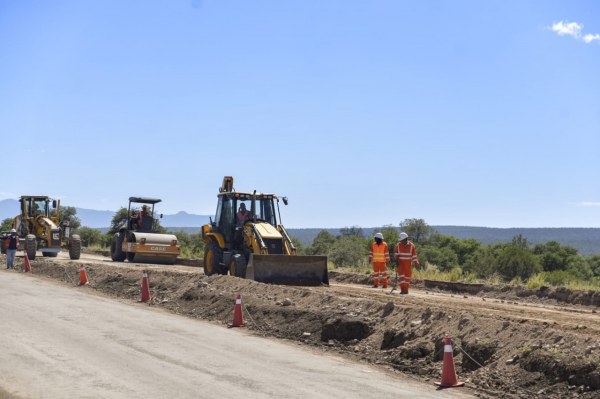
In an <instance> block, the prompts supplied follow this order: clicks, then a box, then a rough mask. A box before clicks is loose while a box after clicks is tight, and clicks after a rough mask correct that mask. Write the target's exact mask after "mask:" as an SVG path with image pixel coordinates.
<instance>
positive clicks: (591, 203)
mask: <svg viewBox="0 0 600 399" xmlns="http://www.w3.org/2000/svg"><path fill="white" fill-rule="evenodd" d="M577 205H578V206H600V202H594V201H582V202H579V203H577Z"/></svg>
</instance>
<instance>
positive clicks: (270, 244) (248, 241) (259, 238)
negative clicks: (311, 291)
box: [202, 176, 329, 285]
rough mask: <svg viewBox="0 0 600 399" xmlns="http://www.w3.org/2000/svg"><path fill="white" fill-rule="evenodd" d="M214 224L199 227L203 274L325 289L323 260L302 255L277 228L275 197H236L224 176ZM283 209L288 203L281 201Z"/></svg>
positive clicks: (239, 194) (245, 194)
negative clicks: (202, 244)
mask: <svg viewBox="0 0 600 399" xmlns="http://www.w3.org/2000/svg"><path fill="white" fill-rule="evenodd" d="M217 197H218V202H217V212H216V215H215V220H214V221H213V220H212V218H211V220H210V224H207V225H204V226H202V237H203V239H204V242H205V249H204V273H205V274H206V275H211V274H227V273H228V272H229V274H230V275H232V276H237V277H241V278H247V279H252V280H255V281H259V282H263V283H273V284H289V285H321V284H324V285H329V275H328V273H327V257H326V256H304V255H298V254H297V248H296V247H295V246H294V244H293V243H292V240H291V239H290V236H289V235H288V233H287V231H286V230H285V228H284V227H283V225H282V224H281V222H280V221H281V215H280V212H279V197H278V196H277V195H275V194H267V193H257V192H256V190H254V191H253V192H238V191H235V189H234V188H233V177H231V176H225V177H224V178H223V184H222V185H221V187H220V188H219V194H218V195H217ZM281 199H282V200H283V203H284V204H286V205H287V202H288V201H287V198H286V197H282V198H281Z"/></svg>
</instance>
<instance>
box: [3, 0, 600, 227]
mask: <svg viewBox="0 0 600 399" xmlns="http://www.w3.org/2000/svg"><path fill="white" fill-rule="evenodd" d="M599 14H600V3H598V2H596V1H592V0H589V1H577V0H573V1H570V0H569V1H567V0H564V1H542V0H540V1H526V0H519V1H516V0H515V1H493V0H490V1H479V0H473V1H466V0H465V1H416V0H413V1H401V0H390V1H383V0H372V1H352V0H339V1H338V0H328V1H308V0H303V1H294V0H286V1H275V0H270V1H254V0H239V1H238V0H192V1H190V0H170V1H152V0H143V1H142V0H129V1H123V0H102V1H93V0H90V1H75V0H73V1H66V0H65V1H60V0H58V1H45V0H39V1H33V0H19V1H16V0H15V1H9V0H0V137H1V139H2V147H1V148H2V149H1V154H2V155H1V158H2V161H3V165H4V168H3V172H4V173H3V179H2V182H3V183H2V185H1V186H0V199H5V198H15V199H16V198H18V197H19V196H20V195H21V194H26V193H31V194H44V195H51V196H55V197H59V198H61V200H62V203H63V204H66V205H70V206H77V207H81V208H89V209H99V210H116V209H118V208H119V207H120V206H124V205H126V202H127V198H128V197H129V196H131V195H140V196H152V197H159V198H162V199H163V203H162V206H161V208H160V210H161V211H162V212H164V213H175V212H177V211H180V210H185V211H187V212H190V213H197V214H212V213H214V210H215V208H216V194H217V191H218V187H219V186H220V184H221V181H222V178H223V176H224V175H233V176H234V178H235V186H236V187H237V188H238V190H240V191H242V190H252V189H257V190H258V191H269V192H275V193H278V194H280V195H286V196H288V197H289V199H290V205H289V206H287V207H286V208H284V209H282V216H283V222H284V224H285V225H286V226H288V227H344V226H353V225H358V226H362V227H372V226H382V225H388V224H391V225H398V224H399V223H400V222H401V221H403V220H405V219H407V218H422V219H424V220H425V221H426V222H427V223H429V224H431V225H468V226H488V227H600V184H599V183H598V171H599V170H600V157H598V152H599V147H600V101H599V100H600V15H599Z"/></svg>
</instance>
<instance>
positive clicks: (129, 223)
mask: <svg viewBox="0 0 600 399" xmlns="http://www.w3.org/2000/svg"><path fill="white" fill-rule="evenodd" d="M160 201H161V200H159V199H156V198H144V197H129V207H128V208H127V219H126V220H123V222H122V224H121V226H120V227H119V231H118V232H117V233H115V235H114V236H113V239H112V242H111V245H110V256H111V258H112V260H114V261H117V262H123V261H124V260H125V259H127V260H128V261H130V262H147V263H162V264H168V265H174V264H175V261H176V260H177V257H178V256H179V251H180V246H179V244H178V242H177V237H176V236H175V235H174V234H164V233H159V232H158V231H157V229H156V227H157V226H156V219H155V218H154V205H155V204H157V203H159V202H160ZM136 204H142V206H141V207H138V206H137V205H136ZM148 205H151V208H150V206H148ZM160 217H161V218H162V214H161V215H160Z"/></svg>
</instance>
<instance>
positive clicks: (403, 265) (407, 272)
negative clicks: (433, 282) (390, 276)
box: [394, 231, 419, 295]
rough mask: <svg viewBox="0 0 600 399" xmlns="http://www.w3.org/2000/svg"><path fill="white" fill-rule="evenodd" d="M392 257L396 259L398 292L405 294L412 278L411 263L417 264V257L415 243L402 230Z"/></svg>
mask: <svg viewBox="0 0 600 399" xmlns="http://www.w3.org/2000/svg"><path fill="white" fill-rule="evenodd" d="M394 258H396V259H397V260H398V277H399V279H400V294H403V295H406V294H408V287H409V286H410V282H411V278H412V265H413V263H414V264H416V265H417V266H419V258H417V249H416V248H415V244H413V243H412V241H409V240H408V234H406V233H405V232H403V231H402V232H401V233H400V241H398V244H396V246H395V247H394Z"/></svg>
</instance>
